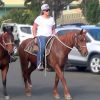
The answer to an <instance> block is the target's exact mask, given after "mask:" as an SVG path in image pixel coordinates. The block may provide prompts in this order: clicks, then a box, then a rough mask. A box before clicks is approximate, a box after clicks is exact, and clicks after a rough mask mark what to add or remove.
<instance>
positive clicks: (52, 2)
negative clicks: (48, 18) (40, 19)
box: [24, 0, 73, 20]
mask: <svg viewBox="0 0 100 100" xmlns="http://www.w3.org/2000/svg"><path fill="white" fill-rule="evenodd" d="M72 1H73V0H44V1H42V0H25V3H24V4H25V6H26V7H27V8H29V9H30V10H33V11H34V10H36V11H37V12H38V13H40V6H41V4H43V3H48V4H49V6H50V8H51V13H52V12H53V11H54V12H55V13H54V16H55V20H56V18H57V17H58V16H59V14H60V11H61V10H63V8H64V7H65V6H67V5H68V4H69V3H70V2H72ZM29 2H30V4H28V3H29Z"/></svg>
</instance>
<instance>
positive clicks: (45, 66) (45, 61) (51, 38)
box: [45, 36, 53, 77]
mask: <svg viewBox="0 0 100 100" xmlns="http://www.w3.org/2000/svg"><path fill="white" fill-rule="evenodd" d="M52 38H53V36H51V37H50V39H49V40H48V41H47V43H46V46H45V77H46V72H47V71H46V69H47V59H46V47H47V45H48V43H49V42H50V40H51V39H52ZM52 43H53V41H52ZM51 47H52V45H51V46H50V50H51Z"/></svg>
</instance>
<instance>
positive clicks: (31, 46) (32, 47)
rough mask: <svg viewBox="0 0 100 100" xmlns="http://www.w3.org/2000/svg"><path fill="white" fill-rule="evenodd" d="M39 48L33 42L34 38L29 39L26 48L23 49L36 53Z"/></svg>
mask: <svg viewBox="0 0 100 100" xmlns="http://www.w3.org/2000/svg"><path fill="white" fill-rule="evenodd" d="M38 50H39V47H38V45H37V44H35V43H34V39H33V40H31V41H30V42H29V43H28V44H27V45H26V48H25V49H24V51H26V52H28V53H30V54H32V55H36V54H37V52H38Z"/></svg>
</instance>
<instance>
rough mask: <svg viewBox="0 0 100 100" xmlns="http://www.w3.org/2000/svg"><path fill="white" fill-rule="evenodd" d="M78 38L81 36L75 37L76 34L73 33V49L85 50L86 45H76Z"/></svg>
mask: <svg viewBox="0 0 100 100" xmlns="http://www.w3.org/2000/svg"><path fill="white" fill-rule="evenodd" d="M79 36H81V35H77V34H76V33H75V36H74V40H75V41H74V43H75V47H76V48H78V49H79V50H81V49H82V48H86V45H81V46H80V45H78V39H79V38H80V37H79ZM84 40H85V37H84Z"/></svg>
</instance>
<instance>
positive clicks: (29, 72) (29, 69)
mask: <svg viewBox="0 0 100 100" xmlns="http://www.w3.org/2000/svg"><path fill="white" fill-rule="evenodd" d="M35 69H36V65H34V64H33V63H30V67H29V68H28V82H29V86H30V88H32V82H31V73H32V72H33V71H34V70H35Z"/></svg>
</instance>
